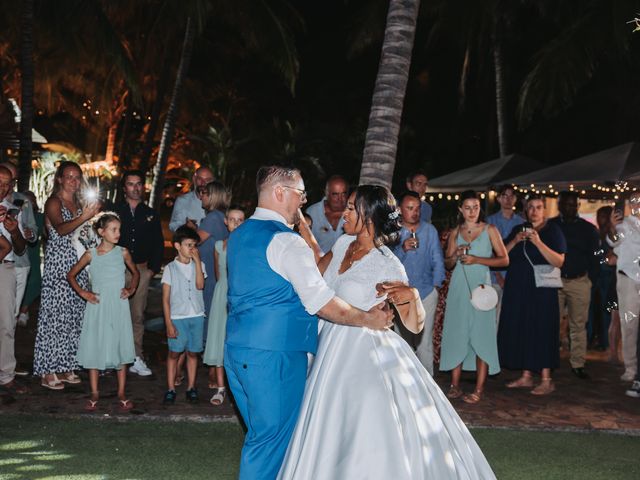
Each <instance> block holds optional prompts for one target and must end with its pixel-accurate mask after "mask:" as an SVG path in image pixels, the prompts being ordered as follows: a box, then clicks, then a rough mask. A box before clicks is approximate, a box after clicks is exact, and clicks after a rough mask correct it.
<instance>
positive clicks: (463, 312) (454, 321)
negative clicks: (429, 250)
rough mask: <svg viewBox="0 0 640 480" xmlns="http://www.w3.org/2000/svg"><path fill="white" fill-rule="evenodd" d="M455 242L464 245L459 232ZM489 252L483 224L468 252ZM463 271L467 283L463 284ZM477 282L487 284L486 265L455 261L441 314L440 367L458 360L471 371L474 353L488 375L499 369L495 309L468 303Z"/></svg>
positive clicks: (450, 366) (486, 254)
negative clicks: (487, 366)
mask: <svg viewBox="0 0 640 480" xmlns="http://www.w3.org/2000/svg"><path fill="white" fill-rule="evenodd" d="M456 244H457V245H458V246H460V245H466V244H467V242H466V241H465V240H464V239H463V238H462V236H460V234H459V233H458V237H457V238H456ZM492 252H493V247H492V246H491V239H490V238H489V232H488V226H487V227H485V229H484V230H483V231H482V233H480V235H478V237H477V238H476V239H475V240H474V241H473V242H471V248H470V250H469V254H470V255H475V256H476V257H485V258H489V257H491V256H492ZM463 269H464V271H463ZM465 273H466V278H467V279H468V282H469V286H467V280H466V279H465ZM481 283H488V284H491V280H490V278H489V267H486V266H484V265H477V264H475V265H462V264H461V263H458V264H456V266H455V269H454V270H453V275H451V283H450V284H449V293H448V295H447V309H446V310H445V313H444V324H443V328H442V346H441V354H440V355H441V356H440V370H453V369H454V368H455V367H457V366H458V365H460V364H461V363H462V369H463V370H471V371H474V370H475V369H476V356H478V357H480V359H481V360H483V361H485V362H486V363H487V364H488V365H489V375H494V374H496V373H498V372H499V371H500V364H499V362H498V345H497V339H496V310H495V309H492V310H488V311H486V312H483V311H480V310H476V309H475V308H474V307H473V305H471V295H470V292H469V291H470V290H473V289H474V288H476V287H477V286H478V285H480V284H481Z"/></svg>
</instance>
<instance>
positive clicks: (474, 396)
mask: <svg viewBox="0 0 640 480" xmlns="http://www.w3.org/2000/svg"><path fill="white" fill-rule="evenodd" d="M480 400H482V390H474V392H473V393H469V394H467V395H465V396H464V397H462V401H463V402H464V403H469V404H474V403H478V402H479V401H480Z"/></svg>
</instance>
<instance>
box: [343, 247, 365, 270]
mask: <svg viewBox="0 0 640 480" xmlns="http://www.w3.org/2000/svg"><path fill="white" fill-rule="evenodd" d="M369 250H371V249H367V248H366V247H363V246H361V245H358V242H357V240H354V241H353V242H352V243H351V245H349V248H348V249H347V253H346V254H345V256H344V260H343V262H346V264H347V265H346V268H342V269H341V270H342V272H344V271H346V270H348V269H349V268H351V266H352V265H353V264H354V262H356V261H358V260H361V259H362V257H364V256H365V255H366V254H367V253H368V252H369ZM360 252H362V255H358V254H359V253H360ZM343 267H344V265H343ZM342 272H341V273H342Z"/></svg>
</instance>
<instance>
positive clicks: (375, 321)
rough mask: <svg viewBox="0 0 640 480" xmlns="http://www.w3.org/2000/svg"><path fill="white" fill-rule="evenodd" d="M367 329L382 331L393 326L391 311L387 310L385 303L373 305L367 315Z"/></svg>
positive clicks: (387, 306)
mask: <svg viewBox="0 0 640 480" xmlns="http://www.w3.org/2000/svg"><path fill="white" fill-rule="evenodd" d="M366 315H367V324H366V325H365V326H366V327H368V328H371V329H373V330H384V329H386V328H391V327H392V326H393V310H391V309H390V308H389V305H387V302H380V303H378V304H377V305H374V306H373V308H371V310H369V311H368V312H367V313H366Z"/></svg>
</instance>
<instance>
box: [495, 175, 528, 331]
mask: <svg viewBox="0 0 640 480" xmlns="http://www.w3.org/2000/svg"><path fill="white" fill-rule="evenodd" d="M517 199H518V197H517V196H516V192H515V191H514V190H513V187H512V186H511V185H502V186H501V187H500V188H499V189H498V196H497V197H496V200H498V204H500V210H498V211H497V212H496V213H494V214H493V215H489V216H488V217H487V220H486V221H487V223H488V224H490V225H494V226H495V227H496V228H497V229H498V231H499V232H500V236H501V237H502V240H503V241H504V239H505V238H507V237H508V236H509V234H510V233H511V231H512V230H513V228H514V227H516V226H517V225H522V224H523V223H524V219H523V218H522V217H521V216H520V215H517V214H516V213H515V211H514V207H515V204H516V201H517ZM506 276H507V271H506V270H496V271H493V272H491V283H492V284H493V287H494V288H495V289H496V292H498V305H497V306H496V321H500V304H501V301H502V290H503V289H504V280H505V278H506Z"/></svg>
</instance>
